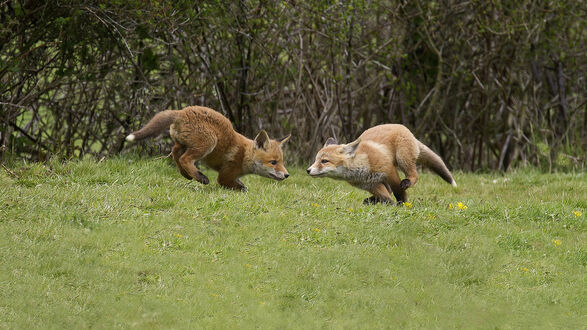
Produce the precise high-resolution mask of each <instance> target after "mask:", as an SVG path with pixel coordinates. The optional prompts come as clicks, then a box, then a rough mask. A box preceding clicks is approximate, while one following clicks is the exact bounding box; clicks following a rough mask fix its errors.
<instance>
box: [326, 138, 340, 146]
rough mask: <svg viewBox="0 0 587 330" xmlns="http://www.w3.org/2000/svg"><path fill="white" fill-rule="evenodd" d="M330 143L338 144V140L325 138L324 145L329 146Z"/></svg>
mask: <svg viewBox="0 0 587 330" xmlns="http://www.w3.org/2000/svg"><path fill="white" fill-rule="evenodd" d="M331 144H338V141H336V139H335V138H332V137H329V138H328V140H326V143H324V147H326V146H329V145H331ZM324 147H322V148H324Z"/></svg>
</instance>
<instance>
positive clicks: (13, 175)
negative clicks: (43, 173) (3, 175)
mask: <svg viewBox="0 0 587 330" xmlns="http://www.w3.org/2000/svg"><path fill="white" fill-rule="evenodd" d="M2 168H3V169H4V170H5V171H6V172H8V174H10V175H11V176H12V177H14V178H17V179H18V175H16V173H14V172H12V171H11V170H10V169H9V168H8V167H6V166H4V164H2Z"/></svg>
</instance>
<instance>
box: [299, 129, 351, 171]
mask: <svg viewBox="0 0 587 330" xmlns="http://www.w3.org/2000/svg"><path fill="white" fill-rule="evenodd" d="M360 143H361V139H357V140H355V141H353V142H351V143H349V144H338V142H337V141H336V139H334V138H329V139H328V140H326V143H325V144H324V146H323V147H322V149H320V151H318V154H316V160H315V161H314V164H312V165H311V166H310V167H308V169H307V170H306V172H308V174H310V175H311V176H313V177H321V176H326V177H330V178H335V179H342V178H344V177H345V174H347V172H348V168H347V163H348V161H349V160H351V159H353V157H354V156H355V153H356V152H357V148H359V144H360Z"/></svg>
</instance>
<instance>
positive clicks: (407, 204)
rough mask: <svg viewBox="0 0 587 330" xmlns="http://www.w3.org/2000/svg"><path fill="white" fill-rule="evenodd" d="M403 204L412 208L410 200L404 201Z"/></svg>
mask: <svg viewBox="0 0 587 330" xmlns="http://www.w3.org/2000/svg"><path fill="white" fill-rule="evenodd" d="M402 205H403V206H405V207H407V208H409V209H411V208H412V203H410V202H404V203H402Z"/></svg>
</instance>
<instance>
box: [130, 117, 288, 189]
mask: <svg viewBox="0 0 587 330" xmlns="http://www.w3.org/2000/svg"><path fill="white" fill-rule="evenodd" d="M167 128H169V133H170V135H171V138H172V139H173V141H174V142H175V145H174V146H173V148H172V149H171V155H172V156H173V160H174V161H175V163H176V164H177V168H178V169H179V172H180V173H181V175H183V176H184V177H186V178H187V179H188V180H191V179H196V180H197V181H198V182H201V183H203V184H208V183H210V180H209V179H208V177H206V176H205V175H204V174H202V172H200V170H199V169H198V168H197V167H196V166H195V165H194V163H195V162H196V161H198V160H202V161H203V162H204V163H205V164H206V165H208V166H210V167H211V168H212V169H214V170H216V171H218V183H219V184H220V185H221V186H223V187H226V188H230V189H234V190H242V191H246V190H247V187H246V186H245V185H244V184H243V183H242V182H241V181H240V180H239V178H240V177H241V176H243V175H246V174H251V173H253V174H258V175H260V176H264V177H267V178H271V179H275V180H279V181H280V180H283V179H285V178H287V177H288V176H289V173H288V172H287V170H286V169H285V166H284V165H283V152H282V150H281V147H282V145H283V144H284V143H285V142H286V141H287V140H289V138H290V136H291V134H290V135H288V136H286V137H284V138H281V139H278V140H271V139H270V138H269V136H268V135H267V132H265V131H264V130H261V132H259V134H257V137H255V140H250V139H248V138H246V137H244V136H243V135H241V134H239V133H237V132H236V131H235V130H234V128H233V127H232V124H231V123H230V121H229V120H228V119H227V118H226V117H224V116H223V115H221V114H220V113H218V112H216V111H214V110H212V109H210V108H206V107H201V106H191V107H187V108H184V109H182V110H165V111H162V112H159V113H157V114H156V115H155V117H153V119H151V120H150V121H149V122H148V123H147V125H145V127H143V128H141V129H140V130H138V131H136V132H134V133H132V134H130V135H128V136H127V137H126V140H127V141H137V140H142V139H144V138H147V137H151V136H155V135H159V134H160V133H162V132H163V131H165V130H166V129H167Z"/></svg>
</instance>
